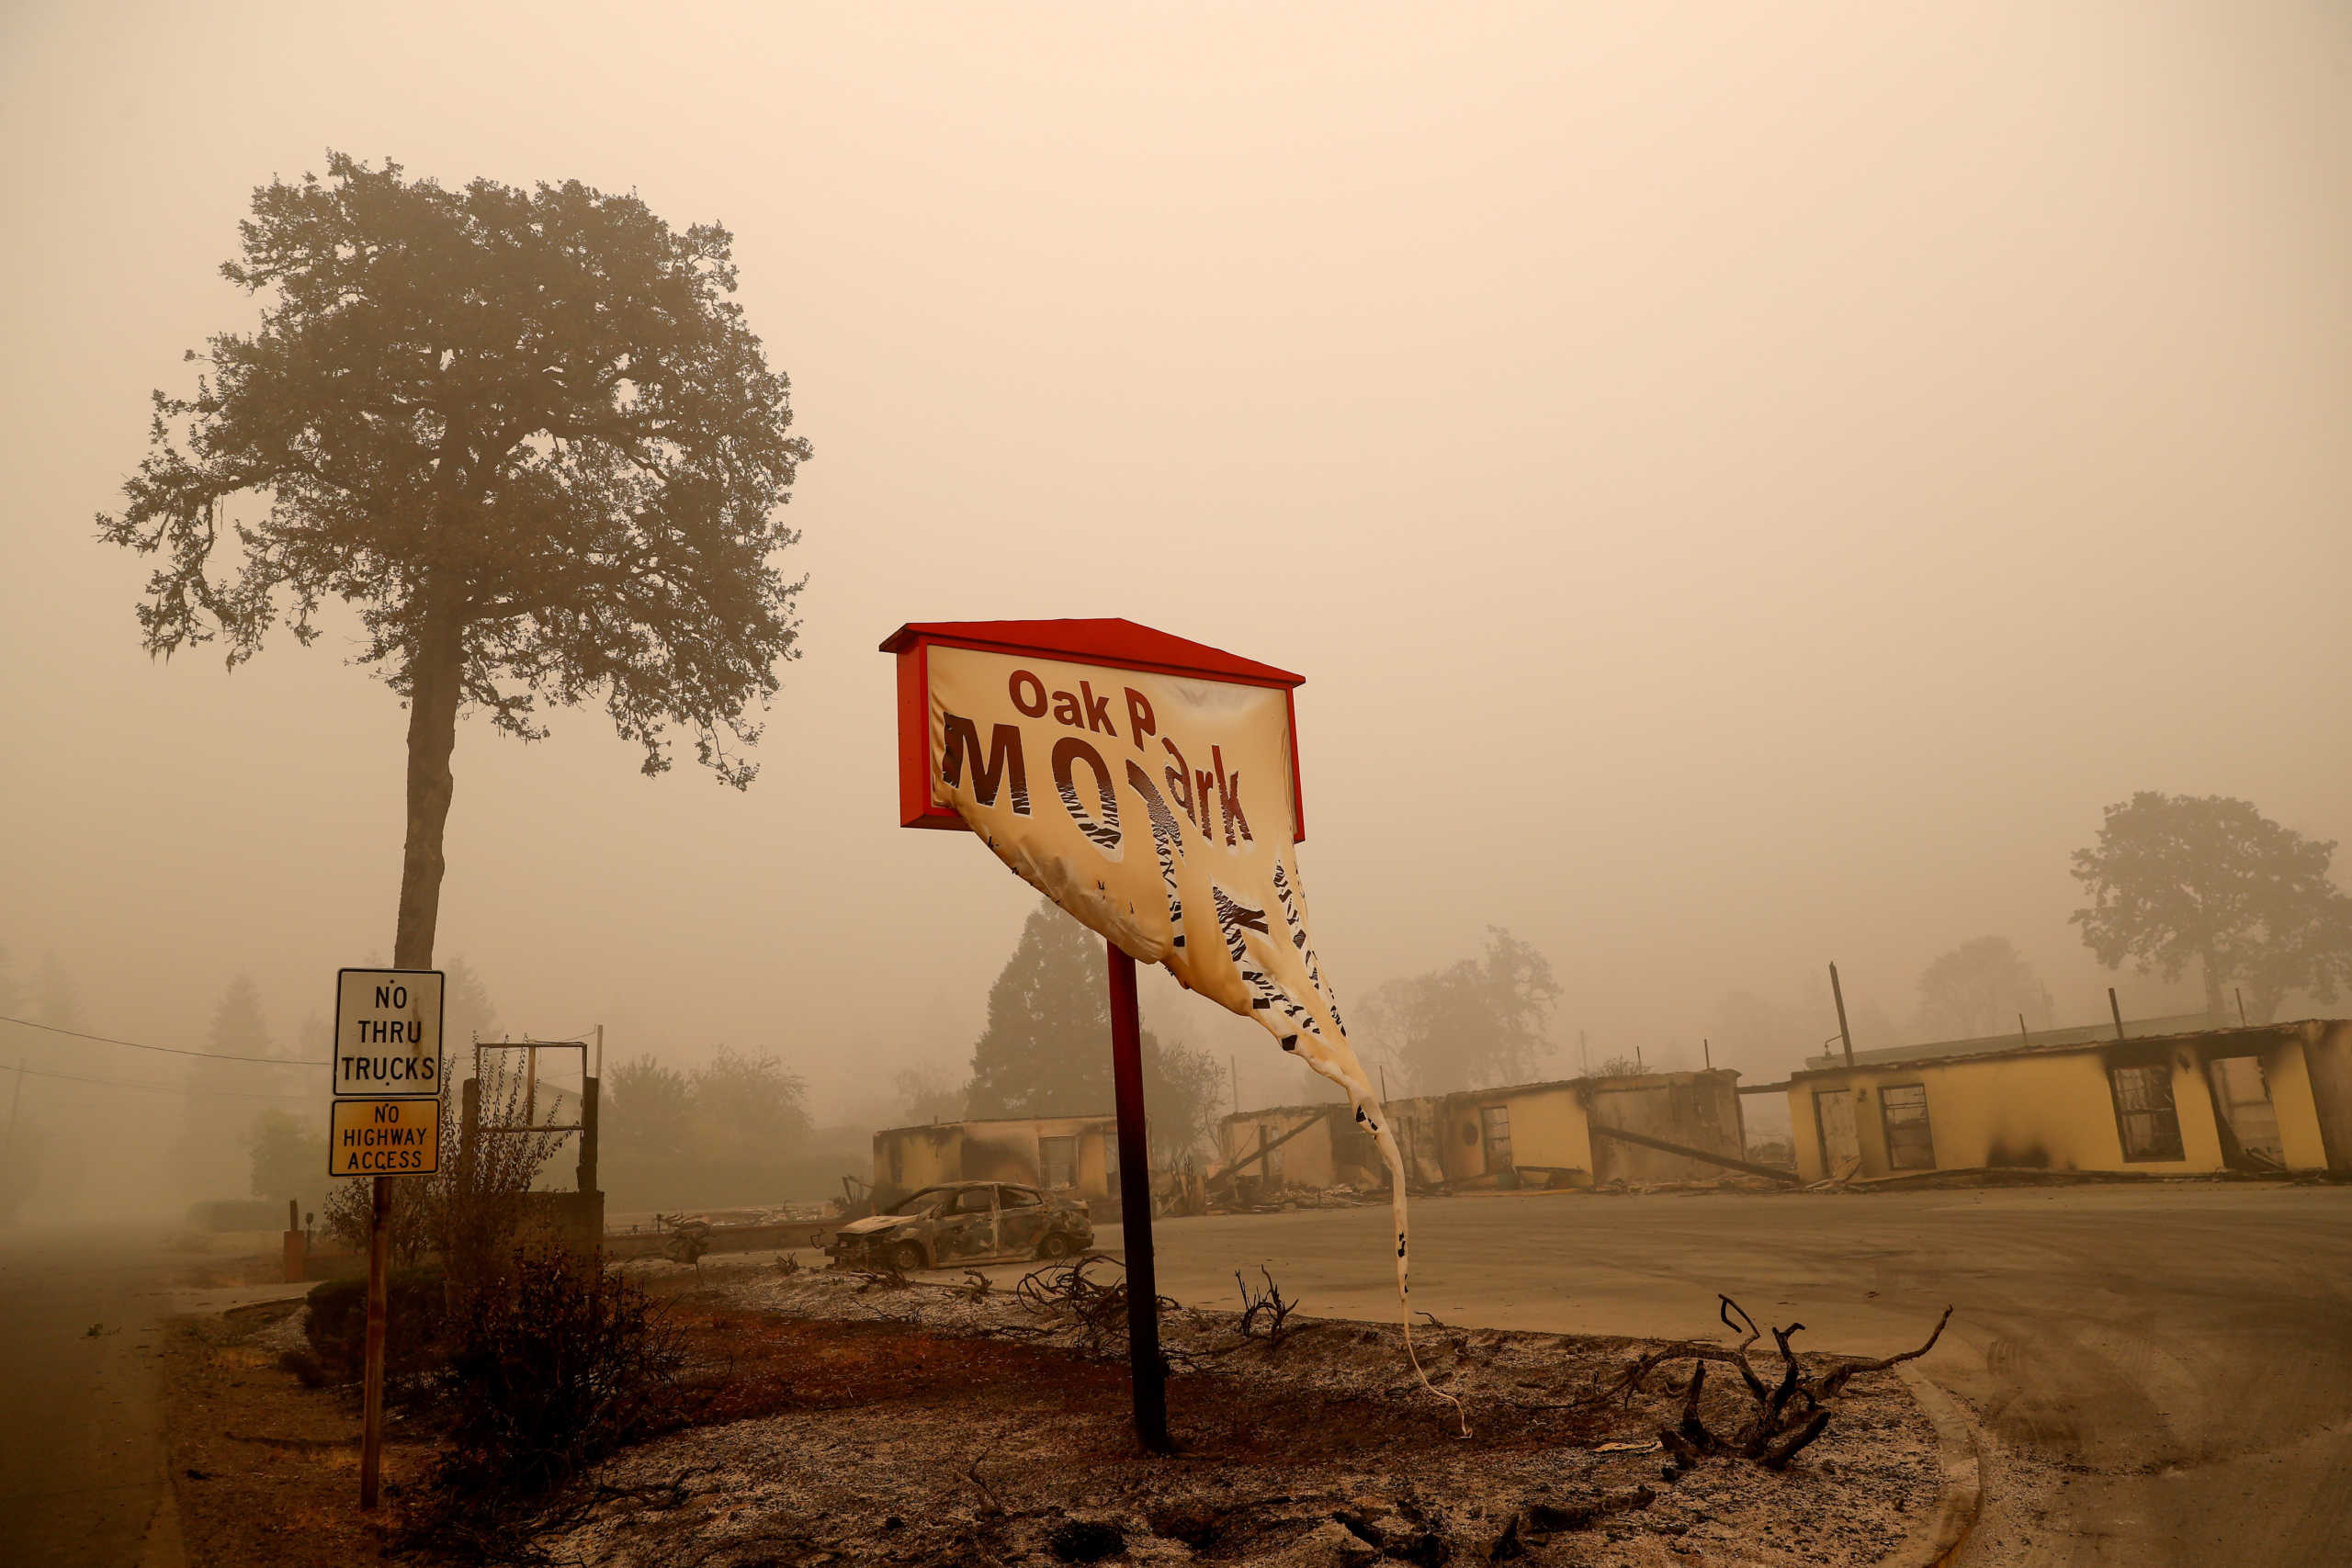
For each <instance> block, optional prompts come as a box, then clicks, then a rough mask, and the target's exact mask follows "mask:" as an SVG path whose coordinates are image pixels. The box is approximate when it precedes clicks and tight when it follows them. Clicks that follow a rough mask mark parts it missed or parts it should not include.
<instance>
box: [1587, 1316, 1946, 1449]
mask: <svg viewBox="0 0 2352 1568" xmlns="http://www.w3.org/2000/svg"><path fill="white" fill-rule="evenodd" d="M1716 1300H1717V1301H1718V1302H1719V1303H1721V1304H1720V1306H1719V1308H1718V1315H1720V1316H1721V1317H1722V1319H1723V1322H1724V1326H1725V1327H1726V1328H1731V1329H1734V1330H1737V1331H1741V1334H1742V1337H1741V1338H1740V1341H1739V1343H1738V1344H1736V1345H1734V1346H1730V1347H1724V1346H1721V1345H1706V1344H1701V1343H1700V1342H1698V1341H1696V1340H1681V1341H1679V1342H1677V1343H1675V1344H1671V1345H1661V1346H1659V1347H1658V1348H1657V1349H1655V1350H1651V1351H1649V1352H1647V1353H1646V1354H1645V1355H1644V1356H1642V1358H1641V1359H1638V1360H1636V1361H1635V1362H1634V1364H1633V1365H1632V1366H1631V1367H1628V1368H1627V1369H1626V1370H1625V1371H1624V1372H1623V1374H1622V1375H1620V1376H1619V1377H1618V1378H1617V1380H1616V1381H1615V1382H1611V1384H1610V1385H1609V1386H1608V1387H1606V1388H1603V1389H1601V1390H1600V1391H1599V1392H1598V1393H1593V1394H1591V1395H1589V1397H1588V1398H1586V1399H1585V1400H1583V1401H1581V1402H1580V1403H1583V1404H1604V1403H1606V1402H1608V1401H1610V1400H1612V1399H1620V1398H1622V1399H1623V1401H1624V1402H1625V1403H1627V1404H1631V1403H1632V1402H1633V1398H1634V1395H1635V1394H1636V1393H1640V1392H1641V1390H1642V1385H1643V1383H1644V1382H1645V1381H1646V1380H1647V1379H1648V1378H1649V1376H1650V1374H1651V1373H1653V1372H1655V1371H1658V1370H1659V1369H1660V1368H1662V1367H1666V1366H1670V1365H1672V1364H1674V1363H1676V1362H1680V1361H1688V1362H1692V1363H1695V1364H1694V1365H1693V1366H1692V1367H1691V1378H1690V1381H1689V1382H1687V1383H1686V1384H1684V1385H1683V1386H1682V1387H1681V1388H1680V1389H1678V1390H1675V1391H1674V1392H1676V1393H1680V1394H1681V1395H1682V1413H1681V1417H1680V1419H1679V1420H1678V1421H1677V1422H1676V1423H1675V1424H1674V1425H1673V1426H1670V1427H1659V1428H1658V1434H1657V1436H1658V1441H1659V1443H1660V1444H1662V1445H1663V1446H1664V1447H1665V1449H1666V1450H1667V1452H1668V1453H1669V1454H1672V1455H1673V1456H1674V1458H1675V1460H1676V1461H1677V1462H1679V1464H1681V1465H1683V1466H1685V1467H1686V1468H1687V1467H1690V1466H1692V1465H1696V1464H1697V1463H1698V1462H1699V1461H1702V1460H1703V1459H1709V1458H1713V1457H1715V1456H1717V1455H1727V1456H1731V1457H1736V1458H1738V1459H1744V1460H1747V1461H1751V1462H1753V1463H1756V1464H1760V1465H1762V1466H1763V1467H1764V1468H1765V1469H1767V1470H1783V1469H1786V1468H1787V1466H1788V1464H1789V1461H1791V1460H1793V1459H1794V1458H1796V1456H1797V1455H1798V1454H1799V1453H1801V1452H1803V1451H1804V1450H1805V1449H1806V1448H1807V1447H1808V1446H1809V1445H1811V1444H1812V1442H1813V1441H1814V1440H1815V1438H1819V1437H1820V1436H1821V1434H1822V1433H1823V1432H1825V1431H1826V1430H1827V1429H1828V1427H1829V1422H1830V1417H1831V1415H1832V1408H1831V1407H1832V1404H1833V1403H1834V1402H1835V1401H1836V1399H1837V1398H1838V1395H1839V1394H1840V1393H1843V1392H1844V1391H1845V1388H1846V1385H1847V1384H1848V1383H1849V1382H1851V1381H1852V1380H1853V1379H1855V1378H1857V1377H1859V1376H1860V1375H1862V1374H1863V1373H1866V1372H1883V1371H1888V1370H1889V1369H1891V1368H1894V1367H1896V1366H1899V1365H1901V1364H1902V1363H1903V1362H1905V1361H1916V1360H1917V1359H1919V1358H1920V1357H1922V1356H1924V1355H1926V1354H1927V1353H1928V1351H1929V1350H1932V1349H1934V1348H1935V1345H1936V1341H1937V1340H1938V1339H1939V1338H1941V1337H1943V1332H1944V1325H1946V1324H1947V1323H1950V1322H1951V1307H1949V1306H1947V1307H1945V1308H1944V1312H1943V1315H1942V1316H1941V1317H1939V1318H1938V1319H1937V1320H1936V1326H1935V1328H1934V1330H1933V1331H1932V1332H1930V1333H1929V1334H1928V1338H1927V1342H1926V1343H1925V1344H1923V1345H1921V1346H1920V1347H1919V1348H1917V1349H1916V1350H1905V1351H1903V1352H1901V1353H1900V1354H1897V1355H1893V1356H1882V1357H1879V1358H1877V1359H1863V1358H1848V1359H1843V1360H1840V1361H1839V1362H1838V1364H1837V1365H1835V1366H1833V1367H1831V1368H1829V1369H1828V1370H1827V1371H1824V1372H1820V1373H1818V1374H1810V1375H1809V1374H1808V1373H1807V1372H1806V1371H1805V1370H1804V1363H1802V1362H1801V1361H1799V1360H1798V1359H1797V1353H1796V1351H1795V1350H1794V1349H1793V1348H1792V1347H1791V1345H1790V1341H1791V1340H1792V1339H1793V1338H1794V1337H1796V1336H1797V1335H1798V1334H1799V1333H1801V1332H1803V1331H1804V1324H1802V1323H1792V1324H1791V1325H1788V1326H1787V1327H1786V1328H1774V1329H1772V1330H1770V1333H1771V1336H1772V1342H1773V1344H1774V1345H1775V1346H1777V1347H1778V1348H1779V1349H1780V1354H1781V1365H1780V1367H1779V1369H1778V1374H1779V1375H1778V1376H1777V1377H1775V1378H1772V1379H1770V1381H1768V1380H1767V1378H1766V1377H1765V1376H1764V1375H1763V1374H1761V1373H1759V1372H1758V1371H1757V1369H1756V1367H1755V1365H1754V1364H1753V1363H1751V1362H1750V1361H1749V1360H1748V1359H1747V1351H1748V1348H1749V1347H1750V1346H1752V1345H1754V1344H1755V1343H1756V1342H1757V1341H1758V1339H1760V1338H1762V1337H1764V1333H1765V1330H1763V1329H1761V1328H1759V1327H1758V1325H1757V1323H1756V1319H1755V1318H1753V1317H1752V1316H1750V1315H1749V1314H1748V1312H1747V1308H1745V1307H1743V1306H1741V1305H1740V1304H1739V1303H1737V1302H1736V1301H1734V1300H1732V1299H1731V1298H1730V1297H1729V1296H1718V1297H1717V1298H1716ZM1734 1314H1737V1316H1736V1318H1735V1316H1734ZM1711 1365H1712V1366H1727V1367H1729V1368H1731V1369H1732V1370H1733V1371H1736V1372H1737V1373H1738V1374H1739V1378H1740V1382H1741V1384H1742V1386H1743V1387H1744V1388H1745V1389H1746V1390H1747V1395H1748V1398H1749V1399H1750V1401H1751V1402H1752V1403H1753V1406H1754V1407H1753V1409H1752V1410H1750V1411H1749V1412H1748V1414H1747V1416H1746V1417H1745V1418H1744V1419H1743V1420H1742V1421H1741V1423H1740V1424H1739V1426H1738V1427H1737V1429H1736V1430H1735V1431H1734V1432H1732V1433H1730V1434H1729V1435H1725V1434H1723V1433H1719V1432H1716V1431H1715V1430H1713V1428H1712V1427H1709V1426H1708V1425H1707V1423H1706V1420H1705V1418H1704V1416H1703V1415H1702V1398H1703V1395H1704V1394H1705V1392H1706V1385H1707V1369H1708V1367H1709V1366H1711Z"/></svg>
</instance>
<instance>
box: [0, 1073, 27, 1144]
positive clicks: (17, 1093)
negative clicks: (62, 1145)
mask: <svg viewBox="0 0 2352 1568" xmlns="http://www.w3.org/2000/svg"><path fill="white" fill-rule="evenodd" d="M24 1098H25V1064H24V1063H23V1062H22V1061H19V1062H17V1087H16V1088H14V1089H10V1090H9V1091H8V1132H7V1134H6V1136H5V1137H0V1172H6V1170H7V1168H8V1156H10V1155H13V1154H15V1153H16V1152H17V1105H19V1104H20V1103H22V1101H23V1100H24Z"/></svg>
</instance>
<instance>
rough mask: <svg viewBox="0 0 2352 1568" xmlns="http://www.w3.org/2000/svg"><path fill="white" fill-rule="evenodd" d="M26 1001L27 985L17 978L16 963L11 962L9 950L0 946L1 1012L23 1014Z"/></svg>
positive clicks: (14, 1016)
mask: <svg viewBox="0 0 2352 1568" xmlns="http://www.w3.org/2000/svg"><path fill="white" fill-rule="evenodd" d="M24 1002H25V987H24V985H23V983H22V982H20V981H19V980H18V979H17V969H16V965H15V964H12V963H10V962H9V957H8V950H7V949H6V947H0V1014H6V1016H7V1017H10V1018H16V1017H18V1016H20V1015H21V1013H22V1011H23V1009H24Z"/></svg>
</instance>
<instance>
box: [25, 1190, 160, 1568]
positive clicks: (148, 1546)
mask: <svg viewBox="0 0 2352 1568" xmlns="http://www.w3.org/2000/svg"><path fill="white" fill-rule="evenodd" d="M184 1266H185V1261H184V1260H183V1267H184ZM169 1267H170V1265H169V1261H168V1259H167V1258H166V1257H165V1255H164V1252H163V1250H162V1248H161V1247H160V1246H158V1245H157V1244H156V1243H155V1242H154V1240H153V1238H151V1237H148V1236H145V1235H132V1234H130V1233H122V1234H107V1235H99V1236H96V1237H95V1238H93V1237H88V1236H71V1237H66V1236H46V1237H27V1236H25V1235H20V1234H19V1235H9V1236H7V1237H6V1238H5V1240H0V1562H8V1563H17V1562H22V1563H27V1564H30V1563H36V1562H38V1563H40V1564H43V1565H44V1568H50V1565H54V1568H132V1565H141V1564H161V1563H171V1562H175V1561H176V1559H177V1555H178V1553H177V1536H176V1526H177V1520H176V1515H175V1512H174V1510H173V1509H172V1507H171V1506H170V1497H171V1483H170V1481H169V1479H168V1478H167V1476H166V1474H165V1472H164V1449H163V1416H162V1401H161V1392H162V1391H161V1380H160V1371H161V1368H160V1366H159V1356H158V1351H159V1349H160V1348H161V1336H160V1334H159V1333H158V1331H157V1329H156V1327H155V1324H156V1320H157V1318H158V1317H159V1316H160V1315H161V1314H162V1313H163V1311H164V1309H165V1308H166V1307H167V1306H168V1304H169V1302H170V1297H169V1294H168V1292H166V1290H165V1276H166V1271H167V1269H168V1268H169ZM94 1328H95V1329H96V1330H97V1332H96V1334H93V1333H92V1332H91V1331H92V1330H93V1329H94Z"/></svg>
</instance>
